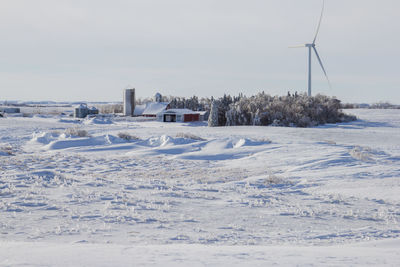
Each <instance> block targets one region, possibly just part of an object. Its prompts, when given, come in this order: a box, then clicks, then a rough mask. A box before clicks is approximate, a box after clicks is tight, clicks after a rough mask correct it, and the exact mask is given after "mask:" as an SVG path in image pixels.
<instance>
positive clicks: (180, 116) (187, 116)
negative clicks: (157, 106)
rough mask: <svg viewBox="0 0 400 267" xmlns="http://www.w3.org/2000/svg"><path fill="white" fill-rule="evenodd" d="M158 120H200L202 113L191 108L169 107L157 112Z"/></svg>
mask: <svg viewBox="0 0 400 267" xmlns="http://www.w3.org/2000/svg"><path fill="white" fill-rule="evenodd" d="M157 120H158V121H162V122H190V121H199V120H200V114H199V113H198V112H195V111H193V110H190V109H168V110H165V111H162V112H159V113H157Z"/></svg>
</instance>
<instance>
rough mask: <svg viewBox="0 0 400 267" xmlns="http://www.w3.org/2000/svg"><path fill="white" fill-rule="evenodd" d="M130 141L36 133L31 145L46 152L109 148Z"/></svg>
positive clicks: (107, 136)
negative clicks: (82, 148) (39, 146)
mask: <svg viewBox="0 0 400 267" xmlns="http://www.w3.org/2000/svg"><path fill="white" fill-rule="evenodd" d="M127 142H128V141H127V140H125V139H122V138H119V137H117V136H114V135H109V134H106V135H101V136H87V137H77V136H73V135H68V134H65V133H62V134H60V133H57V132H42V133H37V134H36V133H35V134H33V137H32V139H31V144H32V143H33V144H35V143H36V144H38V145H41V147H42V148H44V149H45V150H59V149H67V148H73V147H74V148H78V147H88V146H109V145H114V144H122V143H127Z"/></svg>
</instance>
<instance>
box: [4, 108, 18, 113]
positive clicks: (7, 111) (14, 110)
mask: <svg viewBox="0 0 400 267" xmlns="http://www.w3.org/2000/svg"><path fill="white" fill-rule="evenodd" d="M0 112H1V113H20V112H21V110H20V108H0Z"/></svg>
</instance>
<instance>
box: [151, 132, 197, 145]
mask: <svg viewBox="0 0 400 267" xmlns="http://www.w3.org/2000/svg"><path fill="white" fill-rule="evenodd" d="M145 142H146V144H147V145H148V146H151V147H165V146H173V145H185V144H190V143H194V142H196V140H194V139H189V138H183V137H176V138H174V137H171V136H168V135H162V136H160V137H153V138H149V139H148V140H147V141H145Z"/></svg>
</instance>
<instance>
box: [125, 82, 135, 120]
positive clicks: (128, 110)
mask: <svg viewBox="0 0 400 267" xmlns="http://www.w3.org/2000/svg"><path fill="white" fill-rule="evenodd" d="M134 111H135V88H133V89H125V90H124V115H125V116H133V112H134Z"/></svg>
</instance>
